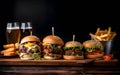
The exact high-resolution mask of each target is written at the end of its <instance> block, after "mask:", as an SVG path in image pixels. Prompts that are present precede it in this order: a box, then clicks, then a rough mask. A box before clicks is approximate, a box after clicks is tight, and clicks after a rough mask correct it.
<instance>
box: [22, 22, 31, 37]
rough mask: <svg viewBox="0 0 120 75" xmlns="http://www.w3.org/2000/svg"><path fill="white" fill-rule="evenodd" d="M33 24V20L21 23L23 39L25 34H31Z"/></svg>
mask: <svg viewBox="0 0 120 75" xmlns="http://www.w3.org/2000/svg"><path fill="white" fill-rule="evenodd" d="M31 32H32V25H31V22H23V23H21V39H22V38H23V37H25V36H28V35H31Z"/></svg>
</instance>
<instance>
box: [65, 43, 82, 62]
mask: <svg viewBox="0 0 120 75" xmlns="http://www.w3.org/2000/svg"><path fill="white" fill-rule="evenodd" d="M82 48H83V46H82V44H81V43H80V42H78V41H68V42H67V43H66V44H65V46H64V51H65V55H63V58H64V59H66V60H79V59H84V55H83V51H82Z"/></svg>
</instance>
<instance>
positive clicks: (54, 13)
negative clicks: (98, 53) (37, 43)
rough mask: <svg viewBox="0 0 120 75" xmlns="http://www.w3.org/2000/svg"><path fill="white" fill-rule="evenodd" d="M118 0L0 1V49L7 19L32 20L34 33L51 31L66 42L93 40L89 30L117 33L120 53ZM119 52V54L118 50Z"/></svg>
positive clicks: (116, 44) (116, 47)
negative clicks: (108, 30)
mask: <svg viewBox="0 0 120 75" xmlns="http://www.w3.org/2000/svg"><path fill="white" fill-rule="evenodd" d="M118 3H119V2H115V1H114V2H113V1H111V2H110V1H106V2H105V1H93V2H92V1H79V0H70V1H69V0H3V1H2V0H1V1H0V35H1V36H0V48H2V45H3V44H6V38H5V28H6V24H7V22H14V21H18V22H28V21H29V22H32V25H33V34H34V35H36V36H38V37H39V38H40V39H41V40H42V39H43V38H44V37H45V36H47V35H49V34H52V32H51V27H52V26H54V28H55V35H58V36H60V37H61V38H62V39H63V40H64V41H65V42H67V41H69V40H72V35H73V34H75V35H76V38H75V40H77V41H80V42H81V43H82V42H83V41H85V40H88V39H90V36H89V33H90V32H92V33H95V32H96V29H97V28H98V27H100V28H101V29H107V28H108V26H111V27H112V31H115V32H117V36H116V37H115V42H114V50H116V51H118V52H119V49H120V47H119V46H120V45H119V41H120V40H119V38H120V36H119V35H120V28H119V25H120V15H119V14H120V12H119V7H120V5H119V4H118ZM118 52H117V53H118Z"/></svg>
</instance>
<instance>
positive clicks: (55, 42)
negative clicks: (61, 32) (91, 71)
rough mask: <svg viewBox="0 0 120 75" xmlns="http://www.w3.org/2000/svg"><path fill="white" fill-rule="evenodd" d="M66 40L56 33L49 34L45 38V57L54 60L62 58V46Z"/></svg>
mask: <svg viewBox="0 0 120 75" xmlns="http://www.w3.org/2000/svg"><path fill="white" fill-rule="evenodd" d="M63 45H64V41H63V40H62V39H61V38H60V37H59V36H55V35H48V36H46V37H45V38H43V53H44V55H43V58H44V59H47V60H54V59H60V58H62V54H63V50H62V46H63Z"/></svg>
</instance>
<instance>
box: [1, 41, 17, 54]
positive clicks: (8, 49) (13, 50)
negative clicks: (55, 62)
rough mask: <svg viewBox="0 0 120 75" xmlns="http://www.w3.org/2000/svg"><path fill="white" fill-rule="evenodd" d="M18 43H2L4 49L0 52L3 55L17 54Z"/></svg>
mask: <svg viewBox="0 0 120 75" xmlns="http://www.w3.org/2000/svg"><path fill="white" fill-rule="evenodd" d="M18 47H19V43H15V44H6V45H3V48H4V50H2V51H1V52H0V53H1V54H2V55H4V56H15V55H17V54H18Z"/></svg>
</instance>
